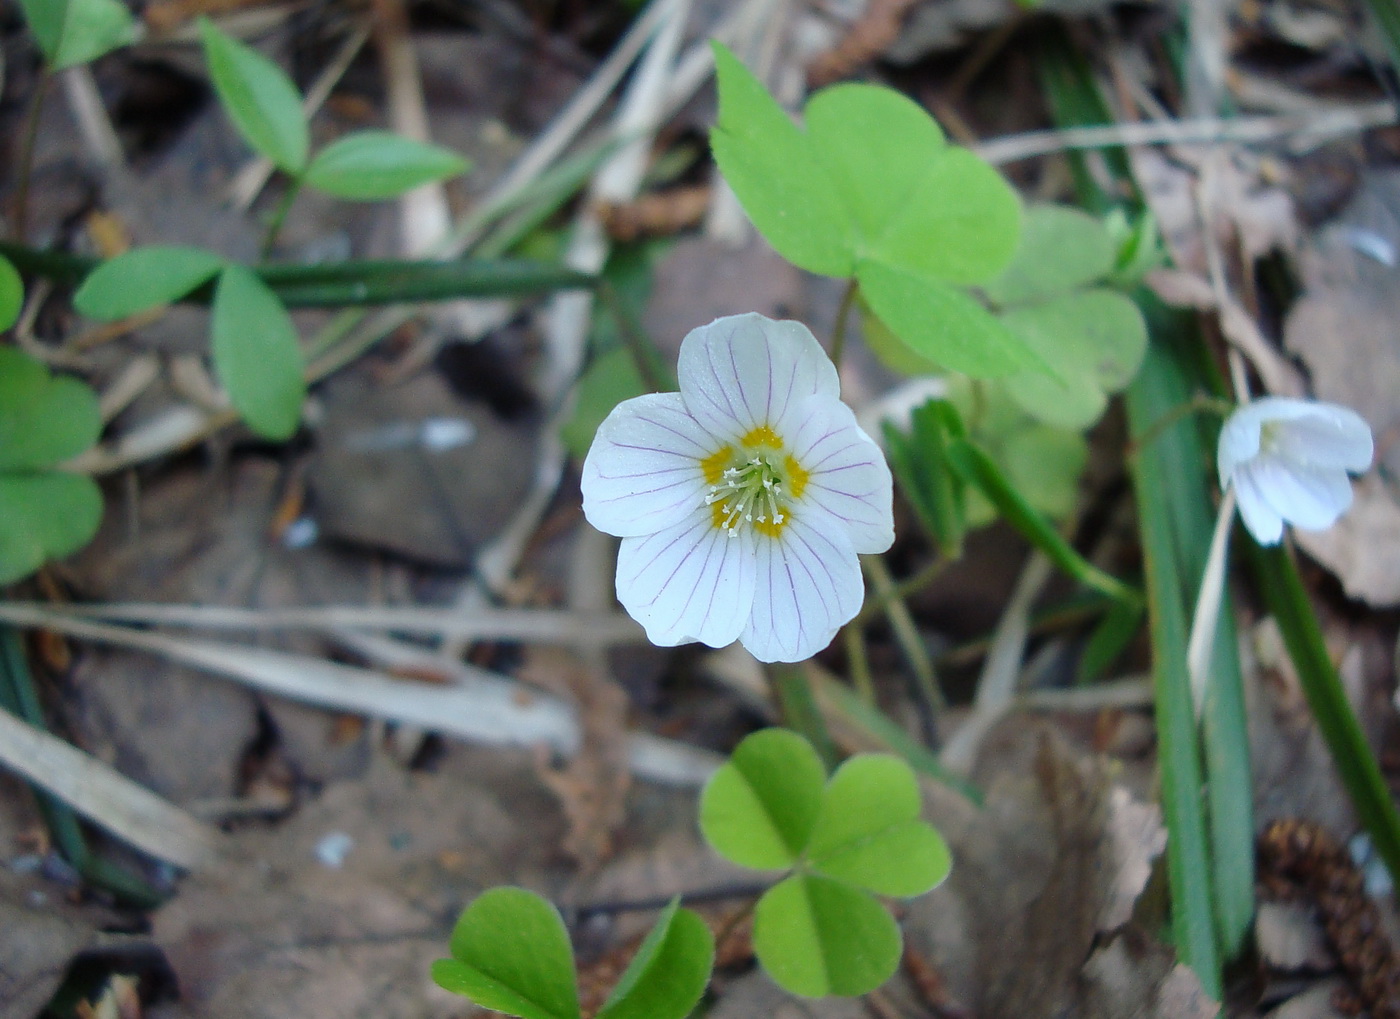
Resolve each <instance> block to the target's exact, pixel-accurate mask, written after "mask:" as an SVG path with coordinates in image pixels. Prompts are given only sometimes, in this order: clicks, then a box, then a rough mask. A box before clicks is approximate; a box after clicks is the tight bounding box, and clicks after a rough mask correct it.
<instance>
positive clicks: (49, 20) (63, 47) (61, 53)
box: [20, 0, 136, 71]
mask: <svg viewBox="0 0 1400 1019" xmlns="http://www.w3.org/2000/svg"><path fill="white" fill-rule="evenodd" d="M20 6H21V7H23V8H24V16H25V18H26V19H27V20H28V21H29V28H30V30H31V31H32V32H33V33H34V39H35V41H37V42H38V43H39V49H40V50H42V51H43V53H44V59H45V60H47V61H48V64H49V69H50V70H53V71H61V70H63V69H64V68H65V67H74V66H76V65H77V64H86V63H87V62H88V61H90V60H96V59H97V58H98V57H100V56H102V55H103V54H104V53H109V52H111V51H112V50H114V49H116V48H117V47H118V46H125V45H126V44H127V43H129V42H131V41H132V40H133V39H135V38H136V22H135V20H134V19H133V18H132V17H131V12H130V11H128V10H127V9H126V5H125V4H122V3H119V2H118V0H20Z"/></svg>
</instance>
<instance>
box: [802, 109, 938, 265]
mask: <svg viewBox="0 0 1400 1019" xmlns="http://www.w3.org/2000/svg"><path fill="white" fill-rule="evenodd" d="M803 119H804V120H805V122H806V127H807V136H808V138H809V139H810V141H811V146H812V151H813V152H814V153H815V155H816V157H817V160H818V161H819V162H820V163H821V165H822V166H823V167H825V168H826V171H827V173H828V174H829V175H830V177H831V180H832V181H833V182H834V183H835V184H836V187H837V190H838V191H839V192H840V195H841V198H842V200H843V201H844V202H845V205H846V208H847V209H849V210H850V212H851V214H852V217H853V218H854V220H855V227H856V230H857V233H858V235H859V238H860V243H862V244H865V245H868V244H871V243H872V242H874V241H875V240H876V239H877V238H879V237H881V236H883V235H884V234H885V232H886V230H887V229H888V228H889V225H890V223H891V222H893V221H894V220H895V219H896V218H898V217H900V216H903V215H904V214H905V212H906V210H907V207H908V204H909V200H910V198H911V196H912V195H913V194H914V193H915V192H916V191H917V190H918V189H919V187H920V186H921V185H922V183H923V181H924V179H925V178H926V177H927V176H928V173H929V168H930V167H931V166H933V165H934V163H935V162H936V161H937V159H938V158H939V156H940V155H941V154H942V153H943V151H944V149H945V147H946V143H945V142H944V140H943V132H942V131H941V130H939V127H938V125H937V124H936V123H934V121H933V118H932V117H930V116H929V115H928V114H927V113H926V112H925V111H924V109H923V108H922V107H921V106H919V105H918V104H917V103H915V102H914V101H913V100H911V99H909V98H908V97H906V96H903V95H901V94H900V93H898V92H896V91H894V90H893V89H888V88H880V87H878V86H875V85H859V84H848V85H834V86H832V87H831V88H826V89H822V90H821V91H820V92H818V93H817V94H816V95H815V96H813V97H812V99H811V101H810V102H809V103H808V104H807V108H806V110H805V111H803Z"/></svg>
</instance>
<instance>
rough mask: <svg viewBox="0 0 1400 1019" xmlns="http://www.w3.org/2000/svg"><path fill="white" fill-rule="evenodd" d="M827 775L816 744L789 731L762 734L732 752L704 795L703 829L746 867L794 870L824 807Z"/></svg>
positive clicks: (722, 852) (715, 844) (728, 855)
mask: <svg viewBox="0 0 1400 1019" xmlns="http://www.w3.org/2000/svg"><path fill="white" fill-rule="evenodd" d="M825 783H826V770H825V769H824V768H823V767H822V762H821V759H820V758H819V757H818V756H817V752H816V751H815V750H813V749H812V745H811V744H810V743H808V742H807V741H806V740H805V739H803V738H802V737H801V736H799V735H797V733H795V732H789V731H787V730H786V729H764V730H761V731H760V732H756V733H754V734H753V735H752V736H749V737H747V738H746V739H745V740H744V741H743V742H742V743H740V744H739V745H738V746H737V747H735V748H734V753H733V754H732V755H731V756H730V758H729V761H728V763H726V764H725V765H723V766H722V767H721V768H720V769H719V770H718V771H717V772H715V774H714V775H713V776H712V777H711V778H710V781H709V782H708V783H706V785H705V790H704V792H703V793H701V795H700V830H701V832H702V833H703V834H704V836H705V839H706V841H708V842H709V843H710V845H711V846H713V847H714V849H715V851H716V852H718V853H719V854H720V855H721V856H723V857H725V858H727V859H729V860H732V861H733V862H734V863H737V864H739V865H740V866H743V867H753V868H755V869H758V870H767V869H771V868H778V867H791V866H793V865H794V864H795V863H796V862H797V860H798V857H799V856H800V855H801V854H802V850H803V848H804V847H805V846H806V845H807V840H808V838H809V837H810V836H811V834H812V826H813V825H814V824H815V823H816V820H817V812H818V810H819V809H820V808H821V798H822V786H823V785H825Z"/></svg>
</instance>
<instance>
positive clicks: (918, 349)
mask: <svg viewBox="0 0 1400 1019" xmlns="http://www.w3.org/2000/svg"><path fill="white" fill-rule="evenodd" d="M856 273H857V279H858V280H859V281H860V289H861V293H862V295H864V297H865V299H866V301H868V302H869V304H870V308H871V310H872V311H874V312H875V314H876V315H878V316H880V318H881V320H882V321H883V322H884V323H885V324H886V325H887V326H889V327H890V329H891V331H893V332H894V334H895V335H896V336H898V337H899V338H900V339H901V340H903V341H904V343H906V344H907V345H908V346H909V348H910V349H911V350H912V351H914V353H915V354H918V355H919V356H920V357H923V358H926V359H928V360H931V361H934V362H936V363H938V364H940V365H942V366H944V367H945V368H951V369H953V370H954V371H960V372H964V373H965V374H968V375H972V376H975V377H978V378H992V377H994V376H997V375H1009V374H1011V373H1013V372H1018V371H1026V372H1030V371H1034V370H1036V369H1038V368H1040V367H1041V363H1040V361H1039V359H1038V358H1037V357H1036V355H1035V354H1034V353H1033V352H1032V351H1031V349H1030V347H1028V346H1027V345H1026V343H1025V341H1024V340H1022V339H1021V338H1020V337H1019V336H1018V335H1016V333H1014V332H1012V331H1011V330H1010V329H1008V328H1007V327H1006V326H1005V325H1003V324H1002V323H1001V322H1000V321H998V320H997V319H996V317H994V316H993V315H992V314H991V313H990V312H988V311H987V310H986V309H985V308H983V307H982V306H981V305H980V304H978V303H977V302H976V301H975V300H973V299H972V298H971V297H969V296H968V295H967V294H966V293H964V292H963V291H961V290H958V289H956V288H954V287H952V286H950V285H948V284H946V283H941V282H938V281H937V280H934V279H930V278H929V277H927V276H920V275H918V274H916V273H913V272H910V271H909V270H907V269H903V268H899V267H896V266H893V265H888V264H886V263H883V262H876V261H872V260H869V259H866V260H863V261H862V262H861V263H860V265H859V266H858V267H857V269H856Z"/></svg>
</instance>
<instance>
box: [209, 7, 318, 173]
mask: <svg viewBox="0 0 1400 1019" xmlns="http://www.w3.org/2000/svg"><path fill="white" fill-rule="evenodd" d="M199 34H200V38H201V40H202V41H203V43H204V59H205V60H206V61H207V62H208V64H209V77H210V78H211V79H212V80H213V82H214V90H215V91H216V92H218V93H219V102H220V103H222V104H223V107H224V112H225V113H227V114H228V116H229V119H230V120H232V121H233V123H234V126H235V127H237V128H238V131H239V133H240V134H241V135H243V139H244V140H245V141H246V142H247V143H248V144H249V145H251V146H252V147H253V148H254V149H256V150H257V151H258V152H260V153H262V154H263V155H264V156H266V157H267V158H268V159H270V160H272V161H273V162H274V163H276V164H277V166H278V168H279V169H281V170H284V171H286V172H287V173H290V174H293V175H297V174H300V173H301V172H302V170H304V169H305V168H306V157H307V154H308V153H309V152H310V148H311V132H310V130H309V128H308V127H307V124H306V114H304V113H303V112H302V109H301V93H300V92H298V91H297V87H296V86H295V85H294V84H292V79H291V78H289V77H287V74H286V72H285V71H283V70H282V68H280V67H278V66H277V65H276V64H274V63H273V62H272V61H271V60H268V59H267V57H265V56H263V55H262V54H261V53H259V52H258V51H257V50H255V49H253V48H252V47H251V46H245V45H244V44H243V43H241V42H239V41H238V40H237V39H235V38H233V36H231V35H228V34H226V33H225V32H223V31H221V30H220V29H219V28H217V27H216V26H215V25H214V23H213V22H212V21H210V20H209V19H208V18H203V17H201V18H200V19H199Z"/></svg>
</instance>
